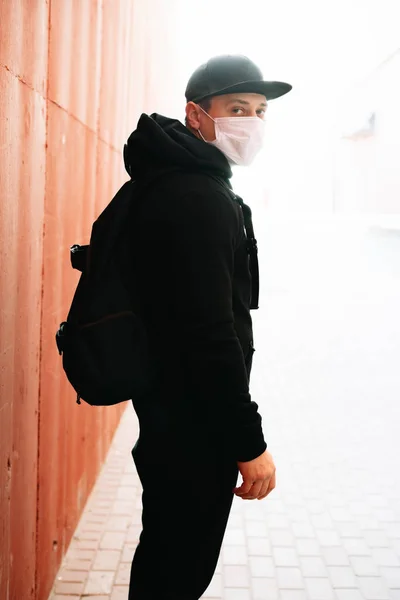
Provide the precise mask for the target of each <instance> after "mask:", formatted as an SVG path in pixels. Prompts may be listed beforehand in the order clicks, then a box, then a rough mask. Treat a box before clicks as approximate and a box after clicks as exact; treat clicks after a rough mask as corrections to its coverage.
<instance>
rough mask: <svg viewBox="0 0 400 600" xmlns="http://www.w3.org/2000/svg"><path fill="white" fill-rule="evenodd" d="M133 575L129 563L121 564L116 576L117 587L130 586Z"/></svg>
mask: <svg viewBox="0 0 400 600" xmlns="http://www.w3.org/2000/svg"><path fill="white" fill-rule="evenodd" d="M130 575H131V565H130V564H129V563H121V564H120V565H119V568H118V571H117V574H116V576H115V584H116V585H129V580H130Z"/></svg>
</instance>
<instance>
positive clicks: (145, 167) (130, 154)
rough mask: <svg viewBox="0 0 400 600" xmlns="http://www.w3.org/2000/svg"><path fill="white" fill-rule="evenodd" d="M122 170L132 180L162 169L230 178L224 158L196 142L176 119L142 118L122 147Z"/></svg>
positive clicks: (219, 153) (212, 148)
mask: <svg viewBox="0 0 400 600" xmlns="http://www.w3.org/2000/svg"><path fill="white" fill-rule="evenodd" d="M124 162H125V169H126V170H127V172H128V174H129V175H130V177H131V178H132V179H140V178H142V177H148V176H151V174H152V173H154V172H157V171H160V170H164V169H169V168H171V169H182V170H183V171H193V172H199V171H203V172H207V173H210V174H213V175H218V176H219V177H223V178H224V179H229V178H230V177H231V176H232V171H231V167H230V165H229V162H228V160H227V159H226V157H225V155H224V154H223V153H222V152H221V151H220V150H218V148H216V147H215V146H211V145H210V144H207V142H204V141H203V140H200V139H198V138H197V137H196V136H195V135H193V134H192V133H191V131H190V130H189V129H188V128H187V127H185V125H183V124H182V123H181V122H180V121H177V120H176V119H169V118H167V117H164V116H162V115H158V114H156V113H154V114H152V115H150V116H148V115H146V114H142V116H141V117H140V119H139V122H138V125H137V128H136V129H135V131H134V132H133V133H132V134H131V135H130V136H129V138H128V141H127V143H126V144H125V146H124Z"/></svg>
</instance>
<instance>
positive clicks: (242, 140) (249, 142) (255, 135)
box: [198, 106, 265, 166]
mask: <svg viewBox="0 0 400 600" xmlns="http://www.w3.org/2000/svg"><path fill="white" fill-rule="evenodd" d="M200 108H201V106H200ZM201 110H202V111H203V112H204V113H205V114H206V115H207V116H208V117H210V119H211V120H212V121H214V123H215V135H216V139H215V140H214V141H212V142H207V143H208V144H212V145H213V146H216V147H217V148H218V150H221V152H222V153H223V154H225V156H226V157H227V159H228V161H229V162H230V163H231V164H234V165H242V166H247V165H249V164H251V163H252V162H253V160H254V158H255V157H256V155H257V154H258V152H259V151H260V150H261V148H262V145H263V141H264V133H265V123H264V121H263V120H262V119H260V118H259V117H218V118H215V119H213V118H212V117H211V116H210V115H209V114H208V113H207V112H206V111H205V110H203V109H202V108H201ZM198 131H199V133H200V135H201V137H202V139H203V140H204V141H205V142H206V141H207V140H206V139H205V138H204V137H203V134H202V133H201V131H200V129H199V130H198Z"/></svg>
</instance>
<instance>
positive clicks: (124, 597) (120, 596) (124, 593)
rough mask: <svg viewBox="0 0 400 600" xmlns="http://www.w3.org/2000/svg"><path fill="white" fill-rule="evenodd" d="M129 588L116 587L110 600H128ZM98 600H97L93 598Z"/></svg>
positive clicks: (94, 599)
mask: <svg viewBox="0 0 400 600" xmlns="http://www.w3.org/2000/svg"><path fill="white" fill-rule="evenodd" d="M128 594H129V587H128V586H127V585H114V586H113V589H112V592H111V598H110V600H128ZM93 600H97V598H93Z"/></svg>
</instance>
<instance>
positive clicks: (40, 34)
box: [0, 0, 49, 96]
mask: <svg viewBox="0 0 400 600" xmlns="http://www.w3.org/2000/svg"><path fill="white" fill-rule="evenodd" d="M48 9H49V7H48V3H47V2H45V1H44V0H15V1H14V0H11V1H10V0H0V24H1V25H0V27H1V35H0V65H1V66H2V67H6V68H7V69H9V70H10V71H11V72H12V73H13V74H14V75H15V76H16V77H18V78H19V79H21V80H22V81H24V82H25V83H26V84H27V85H28V86H29V87H31V88H33V89H35V90H36V91H38V92H39V93H40V94H41V95H42V96H44V95H45V93H46V85H47V52H48V46H47V39H48Z"/></svg>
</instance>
